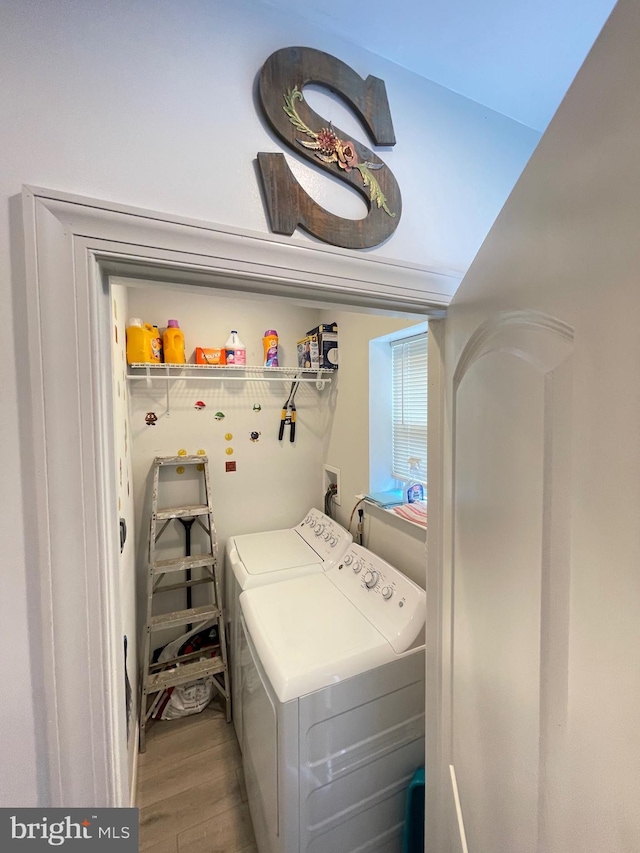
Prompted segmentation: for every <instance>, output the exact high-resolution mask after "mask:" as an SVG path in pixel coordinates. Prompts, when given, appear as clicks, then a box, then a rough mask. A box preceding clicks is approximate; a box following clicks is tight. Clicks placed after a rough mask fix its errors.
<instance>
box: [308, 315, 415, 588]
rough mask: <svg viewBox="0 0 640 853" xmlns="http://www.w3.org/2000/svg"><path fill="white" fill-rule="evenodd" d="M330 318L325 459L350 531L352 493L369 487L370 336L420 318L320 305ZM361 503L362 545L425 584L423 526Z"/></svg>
mask: <svg viewBox="0 0 640 853" xmlns="http://www.w3.org/2000/svg"><path fill="white" fill-rule="evenodd" d="M334 321H335V322H337V323H338V335H339V341H340V345H339V346H340V368H339V370H338V374H339V376H338V381H337V384H336V388H335V390H333V391H332V393H335V412H334V416H333V422H332V429H331V433H330V435H329V437H328V444H327V450H326V460H325V461H326V463H327V464H328V465H331V466H332V467H334V468H338V469H339V470H340V489H341V493H342V497H341V505H340V506H338V507H336V518H337V519H338V521H339V522H340V523H341V524H343V525H344V526H345V527H347V526H348V525H349V523H350V521H351V527H350V529H351V532H352V534H354V536H355V532H356V525H357V523H358V515H357V511H356V512H355V514H354V513H353V510H354V507H355V504H356V503H357V498H356V495H360V494H366V493H367V492H368V491H369V490H370V482H369V459H370V445H369V429H370V421H369V415H370V407H372V408H373V410H375V407H376V402H375V390H373V389H375V377H373V378H372V377H370V375H369V342H370V341H371V340H372V339H373V338H379V337H382V336H383V335H389V334H391V333H392V332H396V331H398V330H400V329H405V328H407V327H408V326H413V325H415V324H416V322H418V321H419V319H418V318H416V317H407V316H404V317H403V316H397V317H386V316H380V315H376V314H360V313H355V312H352V311H325V312H324V317H323V320H322V322H325V323H327V322H334ZM370 388H371V389H372V390H371V393H370ZM381 391H382V389H381ZM361 507H362V505H361ZM362 508H364V510H365V523H364V531H363V532H364V545H365V546H366V547H367V548H370V549H371V550H372V551H374V552H375V553H376V554H379V555H380V556H381V557H382V558H383V559H385V560H387V561H388V562H390V563H392V564H393V565H395V566H397V567H398V568H399V569H400V570H401V571H403V572H404V573H405V574H407V575H408V576H409V577H410V578H411V579H412V580H414V581H416V583H419V584H420V585H421V586H422V587H424V585H425V536H426V534H425V531H424V530H420V529H419V528H416V527H415V526H413V525H410V524H408V523H406V522H404V521H403V520H402V519H399V518H395V517H389V514H388V513H385V512H383V511H377V510H375V508H372V507H369V506H365V507H362ZM352 514H353V515H352Z"/></svg>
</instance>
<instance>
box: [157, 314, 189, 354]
mask: <svg viewBox="0 0 640 853" xmlns="http://www.w3.org/2000/svg"><path fill="white" fill-rule="evenodd" d="M162 349H163V352H164V363H165V364H185V362H186V358H185V355H184V332H183V331H182V329H181V328H180V326H179V325H178V321H177V320H167V328H166V329H165V330H164V334H163V336H162Z"/></svg>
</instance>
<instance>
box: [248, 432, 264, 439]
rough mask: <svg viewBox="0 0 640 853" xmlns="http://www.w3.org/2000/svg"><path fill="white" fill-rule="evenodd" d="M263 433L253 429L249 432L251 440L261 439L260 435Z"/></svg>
mask: <svg viewBox="0 0 640 853" xmlns="http://www.w3.org/2000/svg"><path fill="white" fill-rule="evenodd" d="M261 435H262V433H261V432H256V431H255V430H252V431H251V432H250V433H249V438H250V439H251V441H260V436H261Z"/></svg>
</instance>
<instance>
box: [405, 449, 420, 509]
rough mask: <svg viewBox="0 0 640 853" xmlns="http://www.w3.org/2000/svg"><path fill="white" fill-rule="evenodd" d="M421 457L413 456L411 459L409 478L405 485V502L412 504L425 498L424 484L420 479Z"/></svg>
mask: <svg viewBox="0 0 640 853" xmlns="http://www.w3.org/2000/svg"><path fill="white" fill-rule="evenodd" d="M420 461H421V460H420V459H418V458H417V457H412V458H411V459H409V480H408V482H407V484H406V485H405V487H404V495H403V497H404V500H405V503H408V504H412V503H415V502H416V501H422V500H424V486H423V485H422V483H421V482H420V480H419V479H418V477H419V476H420Z"/></svg>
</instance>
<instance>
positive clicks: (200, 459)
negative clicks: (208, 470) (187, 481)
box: [154, 456, 208, 465]
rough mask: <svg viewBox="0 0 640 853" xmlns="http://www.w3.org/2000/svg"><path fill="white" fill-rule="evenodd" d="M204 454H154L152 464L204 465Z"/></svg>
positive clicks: (205, 458)
mask: <svg viewBox="0 0 640 853" xmlns="http://www.w3.org/2000/svg"><path fill="white" fill-rule="evenodd" d="M207 461H208V460H207V457H206V456H156V458H155V459H154V465H204V464H205V463H206V462H207Z"/></svg>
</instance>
